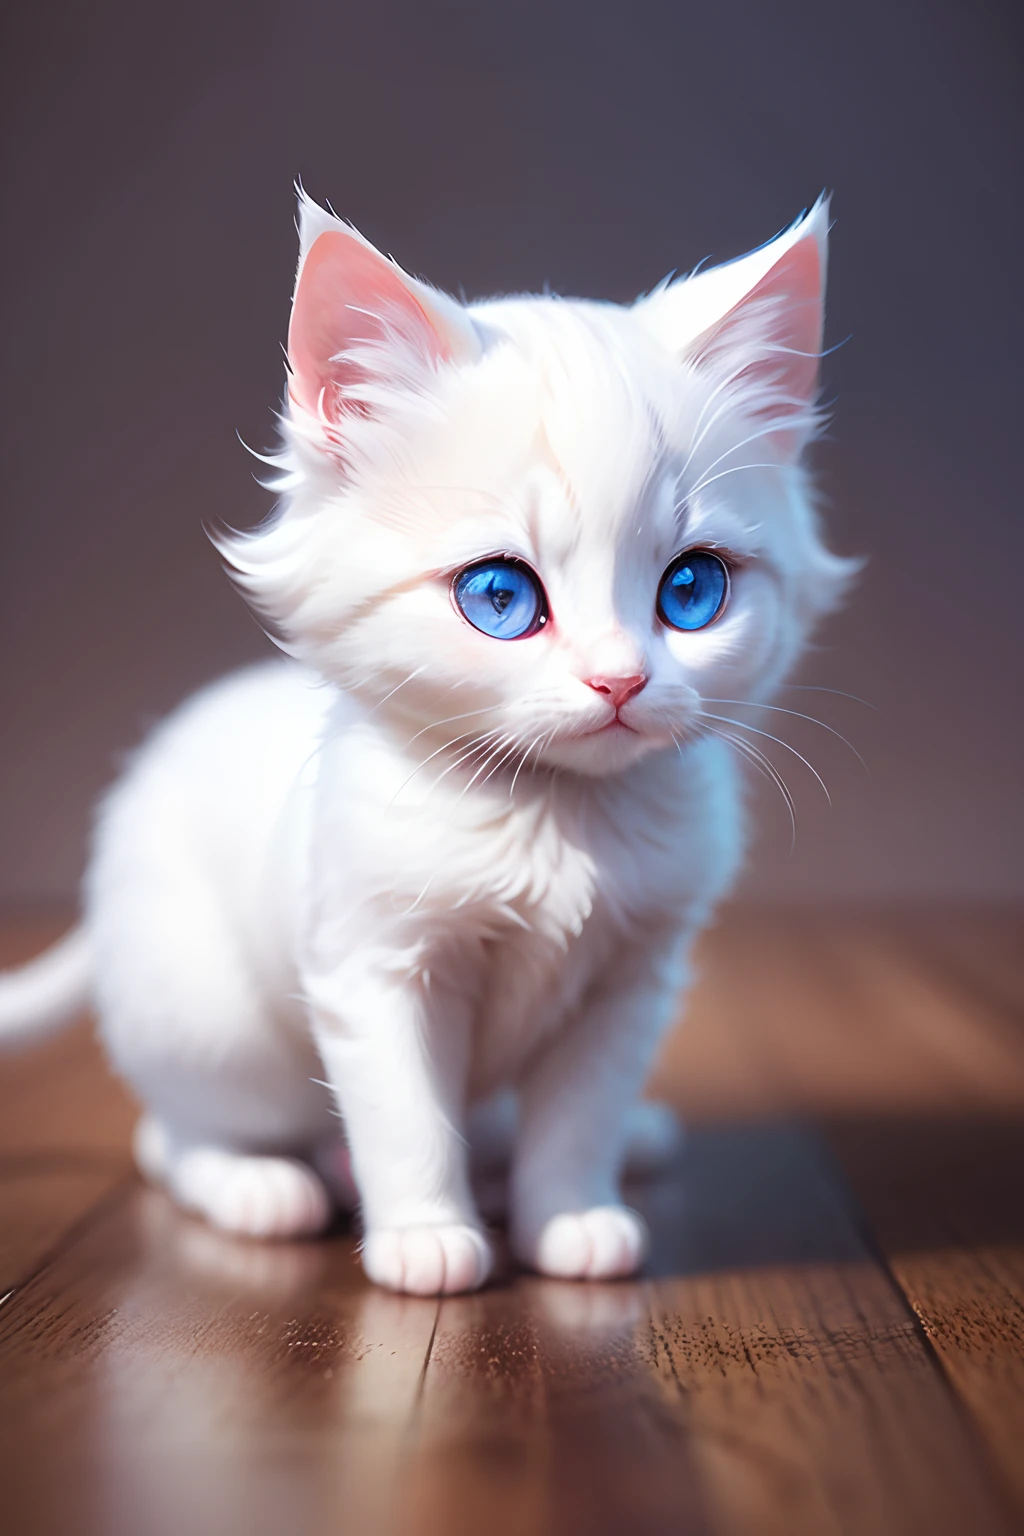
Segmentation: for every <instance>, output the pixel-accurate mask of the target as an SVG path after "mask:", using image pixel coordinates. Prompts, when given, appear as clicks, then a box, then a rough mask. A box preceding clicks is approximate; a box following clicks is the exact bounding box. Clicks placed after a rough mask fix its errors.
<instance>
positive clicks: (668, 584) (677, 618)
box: [658, 549, 729, 629]
mask: <svg viewBox="0 0 1024 1536" xmlns="http://www.w3.org/2000/svg"><path fill="white" fill-rule="evenodd" d="M728 596H729V569H728V567H727V566H726V565H725V564H724V562H723V561H721V560H719V558H718V556H717V555H710V554H708V552H707V550H706V549H691V550H690V552H689V553H688V554H685V555H680V556H679V558H678V560H673V562H672V564H671V565H670V566H669V568H668V570H667V571H666V572H665V574H664V576H663V577H662V578H661V586H660V587H659V588H658V617H659V618H660V619H661V621H662V622H663V623H664V624H667V625H668V626H669V627H670V628H671V629H703V628H704V627H705V625H707V624H710V623H711V620H712V619H717V617H718V615H719V614H720V613H721V611H722V609H723V608H724V607H725V604H726V599H727V598H728Z"/></svg>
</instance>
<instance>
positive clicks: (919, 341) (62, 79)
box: [0, 0, 1024, 906]
mask: <svg viewBox="0 0 1024 1536" xmlns="http://www.w3.org/2000/svg"><path fill="white" fill-rule="evenodd" d="M4 26H5V29H6V38H5V47H4V80H3V93H2V108H3V113H4V116H5V119H6V123H5V133H4V143H5V165H4V179H5V193H4V206H5V209H6V214H7V218H6V230H7V233H6V238H5V241H4V247H3V253H2V262H3V268H4V272H3V285H2V292H3V304H4V321H3V324H4V336H5V340H6V353H7V370H6V391H7V393H6V400H5V406H4V411H3V416H2V424H3V432H4V435H5V444H4V464H5V485H4V488H3V512H2V517H3V523H2V545H0V547H2V573H0V581H2V590H0V623H2V626H3V636H2V643H3V651H2V655H3V668H2V683H0V686H2V697H0V732H2V751H0V902H3V903H4V904H5V905H7V906H12V905H17V904H20V905H22V906H26V905H33V904H47V903H58V904H60V903H66V902H67V901H69V900H71V899H73V893H74V890H75V886H76V883H77V880H78V878H79V875H80V872H81V868H82V863H83V858H84V853H85V848H86V843H87V837H88V826H89V816H90V806H91V805H92V803H93V802H94V800H95V798H96V796H97V795H98V794H99V793H100V792H101V791H102V788H103V786H104V785H105V784H106V783H107V782H108V781H109V779H110V777H111V775H112V773H113V772H114V771H115V769H116V766H117V764H118V762H119V761H120V760H121V758H122V757H123V754H124V753H125V751H126V750H128V749H130V748H131V747H132V745H133V744H134V743H135V742H136V741H137V740H138V739H139V736H140V734H141V733H142V731H143V730H144V729H145V727H146V725H147V723H149V722H150V721H152V720H153V719H154V718H156V717H157V716H159V715H160V714H161V713H162V712H163V711H165V710H166V709H168V708H169V707H170V706H171V705H173V704H174V703H175V702H176V701H177V700H178V699H179V698H181V697H182V696H183V695H184V694H185V693H187V692H188V691H189V690H190V689H191V688H193V687H194V686H195V685H197V684H199V683H201V682H203V681H204V680H205V679H207V678H209V677H211V676H213V675H215V674H216V673H218V672H220V671H221V670H223V669H224V668H226V667H230V666H232V665H235V664H237V663H239V662H244V661H246V660H248V659H250V658H252V657H255V656H257V655H260V654H262V653H264V652H265V651H266V650H267V645H266V642H265V641H264V640H263V638H262V636H261V635H260V633H259V631H258V630H257V628H256V626H255V625H254V623H253V622H252V620H251V619H250V618H249V617H248V615H247V614H246V612H245V610H244V608H243V606H242V605H241V603H240V601H239V600H238V598H237V597H236V596H235V595H234V594H233V593H232V591H231V590H230V588H229V587H228V585H227V583H226V581H225V579H224V577H223V575H222V573H221V571H220V568H219V564H218V561H217V558H216V556H215V555H214V553H213V551H212V549H211V548H210V546H209V545H208V544H207V542H206V540H205V537H204V535H203V532H202V527H201V523H202V521H203V519H208V518H212V517H221V518H224V519H226V520H227V521H228V522H231V523H234V524H239V525H244V524H248V523H251V522H253V521H255V520H257V519H258V518H259V517H260V516H262V515H263V513H264V512H265V511H266V510H267V508H268V505H269V498H268V497H267V495H266V493H265V492H263V491H262V490H261V489H260V488H259V487H258V486H257V485H256V484H255V483H254V481H253V479H252V471H253V469H255V468H258V466H256V465H254V463H253V461H251V460H249V459H248V458H247V456H246V454H245V453H244V451H243V449H242V448H241V446H240V445H239V442H238V440H237V438H236V435H235V434H236V430H237V431H238V432H240V433H241V435H242V437H243V438H245V440H246V441H247V442H249V443H251V444H253V445H255V446H257V447H259V446H262V445H265V444H266V443H268V442H270V441H271V440H272V437H273V419H272V409H273V407H274V406H275V404H276V402H277V400H278V397H279V394H280V389H281V384H282V377H283V374H282V362H281V352H280V343H281V342H282V340H283V338H284V335H285V330H286V324H287V315H288V300H289V294H290V285H291V280H292V274H293V269H294V260H295V236H294V229H293V223H292V220H293V202H292V192H291V183H292V179H293V178H294V177H295V176H296V175H301V176H302V178H303V180H304V182H305V184H306V186H307V187H308V188H309V190H310V191H311V192H312V193H313V194H314V195H315V196H317V197H318V198H319V199H321V200H324V199H330V200H331V202H332V203H333V204H334V206H335V207H336V208H337V210H338V211H339V212H341V213H342V214H344V215H345V216H347V217H349V218H351V219H352V220H353V221H354V222H355V223H356V224H357V225H358V226H359V227H360V228H361V229H362V230H364V232H365V233H366V234H367V235H368V236H369V237H370V238H371V239H372V240H374V241H375V242H376V243H377V244H379V245H381V246H383V247H384V248H385V249H387V250H389V251H391V252H392V253H393V254H394V255H395V256H396V257H397V258H398V259H399V260H400V261H401V262H402V263H403V265H404V266H406V267H407V268H409V269H411V270H412V271H414V272H417V273H420V274H422V275H424V276H426V277H428V278H430V279H431V280H432V281H434V282H436V283H438V284H440V285H441V286H444V287H447V288H450V289H453V290H455V291H459V290H464V291H465V292H466V294H467V295H472V296H475V295H483V294H486V293H489V292H492V291H499V290H516V289H527V288H533V289H536V288H539V287H541V286H542V285H543V284H544V283H545V282H547V283H550V284H551V286H552V287H553V288H555V289H556V290H559V291H561V292H563V293H567V294H572V293H576V294H585V295H592V296H601V297H608V298H617V299H630V298H632V297H633V296H634V295H635V294H636V293H638V292H639V291H640V290H642V289H644V288H648V287H650V286H651V285H652V284H653V283H654V282H655V281H656V280H657V279H659V278H660V277H661V276H663V275H664V274H665V273H666V272H667V271H669V270H670V269H673V268H678V269H686V268H689V267H691V266H692V265H693V264H694V263H696V262H697V261H698V260H699V259H700V258H702V257H707V256H711V257H713V258H716V259H721V258H726V257H730V256H733V255H736V254H738V253H739V252H741V251H743V250H745V249H747V248H749V247H751V246H753V245H756V244H758V243H760V242H761V241H763V240H764V239H766V238H767V237H769V236H770V235H772V234H773V233H775V232H776V231H777V230H778V229H779V228H780V227H781V226H782V225H784V224H786V223H787V222H788V221H789V220H790V219H791V218H792V217H793V215H795V214H796V213H797V212H798V211H799V210H800V208H801V207H803V206H804V205H805V204H806V203H809V202H810V201H811V200H812V199H813V198H814V197H815V196H816V195H817V193H818V192H819V191H820V190H821V189H822V188H830V189H832V190H833V191H834V202H833V213H834V217H835V220H836V225H835V229H834V233H833V265H832V270H831V279H830V308H829V325H828V339H829V340H830V341H831V342H838V341H841V340H843V339H844V338H846V337H848V336H849V337H850V338H851V339H850V340H849V342H848V343H847V344H846V345H844V346H843V347H842V348H841V349H840V350H839V351H838V352H836V353H835V354H834V355H832V356H831V357H829V359H828V361H827V366H826V372H825V382H826V394H827V395H828V396H829V397H830V398H832V397H834V398H835V400H836V418H835V424H834V426H833V428H832V432H831V436H830V439H829V440H828V441H826V442H825V443H823V444H822V445H821V446H820V448H819V450H818V452H817V458H818V463H819V464H820V466H821V480H822V484H823V487H824V490H825V492H826V495H827V501H828V521H829V525H830V528H831V536H832V542H833V543H834V545H835V546H836V547H838V548H839V549H841V550H843V551H847V552H858V553H863V554H865V555H867V556H868V557H869V564H868V566H867V569H866V571H865V574H864V577H863V579H862V582H861V585H860V588H859V590H858V591H857V592H856V594H855V595H854V597H853V600H852V601H851V603H850V605H849V608H848V610H847V611H846V612H845V613H844V614H843V615H842V616H840V617H839V618H838V619H836V620H834V621H833V622H832V623H831V624H830V625H829V626H828V628H827V630H826V631H825V632H824V633H823V634H822V636H821V640H820V645H819V646H818V648H817V649H816V650H815V652H814V653H813V654H812V655H811V656H810V657H809V658H808V660H807V662H806V664H805V666H804V667H803V670H802V673H801V677H800V680H801V681H802V682H804V683H807V684H814V685H819V686H821V687H823V688H832V689H837V690H843V691H845V692H848V693H852V694H855V695H858V696H859V697H860V698H862V699H864V700H866V701H868V702H869V703H870V705H871V706H873V708H868V707H867V706H866V705H865V704H860V703H856V702H854V701H852V700H850V699H846V698H843V697H841V696H839V695H838V694H830V693H824V692H822V693H815V692H798V691H795V690H794V691H792V692H790V693H788V694H786V695H785V696H784V697H783V698H782V699H781V700H780V702H781V703H785V704H788V705H789V706H790V707H792V708H794V709H797V710H801V711H807V712H809V713H811V714H818V715H820V717H821V718H822V719H823V720H825V721H826V722H828V723H829V724H830V725H832V726H833V727H835V729H837V730H839V731H841V732H843V733H844V734H845V735H847V736H849V737H850V739H851V740H852V741H853V742H854V743H855V744H856V746H857V747H858V748H859V750H860V751H861V753H862V754H863V756H864V757H865V759H866V760H867V763H868V766H869V768H870V773H871V777H870V778H868V777H866V776H865V774H864V773H863V771H862V770H861V769H860V767H859V766H858V764H857V763H856V761H855V759H854V758H853V757H852V756H851V755H850V754H849V753H848V752H847V751H846V749H845V748H844V747H842V745H841V744H839V743H838V742H837V741H836V740H835V738H833V737H831V736H830V735H828V733H827V732H825V731H824V730H821V729H819V728H818V727H816V726H812V725H809V724H807V723H805V722H801V721H799V720H789V721H788V722H786V729H785V730H784V731H783V732H782V734H783V735H785V736H787V738H788V739H789V740H790V741H791V742H792V744H793V745H794V746H795V747H797V748H798V749H799V750H800V751H801V752H802V753H804V755H805V756H809V757H810V758H811V759H812V760H813V761H814V762H815V764H816V766H818V767H819V769H820V770H821V772H822V774H823V775H824V776H825V778H826V779H827V781H828V782H829V785H830V787H831V789H832V794H833V801H834V805H833V808H832V809H831V811H830V810H829V809H828V807H827V806H826V805H825V803H824V797H823V796H822V795H821V792H820V790H819V789H818V787H817V785H816V784H815V783H814V781H813V779H812V778H811V777H810V775H809V774H808V773H807V771H806V769H804V768H803V767H802V765H801V764H800V763H799V762H798V761H797V760H796V758H794V757H792V756H791V755H790V754H789V753H787V752H786V751H785V750H784V749H782V748H777V749H773V750H774V751H775V757H776V761H777V763H778V765H779V767H780V768H781V769H783V771H785V773H786V776H787V778H788V779H789V781H790V783H791V785H792V788H793V791H794V794H795V796H796V799H797V803H798V808H799V821H800V829H799V839H798V843H797V847H796V851H795V853H793V854H790V852H789V833H788V825H787V822H786V816H785V812H784V810H783V808H782V806H781V804H779V803H778V801H777V800H776V801H774V802H773V801H772V800H771V799H770V798H768V797H766V796H763V795H759V796H758V802H759V804H758V810H757V815H758V821H759V824H760V826H761V833H760V836H759V839H758V844H757V847H756V849H755V853H754V857H753V860H752V863H751V868H750V872H749V874H748V877H747V880H746V884H745V886H744V888H743V892H744V894H745V895H746V896H748V897H749V898H750V899H753V900H766V901H793V902H807V901H813V902H823V901H834V902H842V901H851V900H853V901H861V900H902V899H922V898H923V899H928V900H950V899H987V898H991V899H998V900H1006V899H1016V898H1020V897H1022V896H1024V858H1022V853H1024V846H1022V845H1024V836H1022V829H1024V815H1022V811H1021V791H1022V784H1024V724H1022V698H1024V692H1022V688H1021V682H1022V677H1021V673H1022V653H1024V646H1022V624H1021V608H1022V598H1021V584H1022V572H1024V518H1022V513H1021V505H1020V503H1021V489H1020V485H1021V448H1020V442H1021V427H1020V423H1019V412H1020V408H1021V397H1020V379H1021V344H1022V327H1021V288H1022V279H1021V275H1020V274H1021V260H1022V249H1024V245H1022V239H1021V236H1022V229H1021V224H1022V219H1021V183H1020V167H1021V163H1022V161H1021V147H1022V145H1021V137H1022V136H1021V121H1022V102H1024V91H1022V89H1021V87H1022V71H1021V49H1020V41H1021V24H1020V8H1019V7H1018V6H1017V5H1015V4H1010V3H1007V4H1001V3H998V0H973V3H970V4H968V3H966V0H961V3H953V0H861V3H857V4H852V3H851V4H845V5H837V4H830V3H827V0H824V3H822V0H818V3H814V0H777V3H773V4H768V3H760V4H758V3H753V0H715V3H713V4H708V3H704V4H692V3H681V0H676V3H673V4H654V3H643V0H640V3H633V4H630V5H625V4H618V5H609V4H603V3H595V0H590V3H588V4H583V3H577V0H571V3H558V0H551V3H548V4H536V3H532V0H530V3H517V0H506V3H504V4H501V5H497V4H476V5H471V4H429V3H420V4H414V3H412V0H407V3H394V0H379V3H376V4H373V5H354V4H347V3H344V0H335V3H333V4H329V3H324V0H291V3H289V4H287V5H285V4H277V5H269V4H258V3H257V4H254V3H248V4H245V5H242V4H239V3H237V0H221V3H215V0H214V3H211V0H206V3H203V4H199V3H196V0H183V3H180V4H178V5H176V6H175V7H168V6H146V5H139V4H138V3H134V4H129V3H128V0H98V3H92V4H90V5H85V4H83V3H81V0H79V3H78V4H75V5H72V4H70V3H68V0H54V3H53V4H51V5H48V6H46V7H42V6H36V5H29V4H28V3H27V0H16V3H14V4H12V5H10V6H9V7H8V8H7V13H6V20H5V22H4ZM775 718H776V719H778V720H782V721H785V720H786V717H784V716H777V717H775Z"/></svg>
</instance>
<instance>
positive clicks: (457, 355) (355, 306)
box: [288, 192, 480, 438]
mask: <svg viewBox="0 0 1024 1536" xmlns="http://www.w3.org/2000/svg"><path fill="white" fill-rule="evenodd" d="M299 246H300V255H299V269H298V274H297V277H296V284H295V296H294V299H293V301H292V316H291V324H290V326H289V330H288V363H289V370H290V377H289V391H288V393H289V400H290V403H291V405H292V407H293V409H297V410H299V411H302V412H304V413H306V414H307V415H308V416H311V417H319V419H320V421H321V423H322V425H323V426H324V428H325V429H326V430H327V431H328V434H329V435H330V436H331V437H333V438H337V437H338V436H339V435H342V436H343V431H342V432H341V433H340V434H339V432H338V430H337V429H338V428H339V426H340V425H341V424H342V422H343V418H344V416H345V414H346V412H351V411H357V412H360V413H361V414H367V413H368V412H370V411H372V408H373V406H372V400H371V399H370V395H372V390H369V391H368V389H367V385H368V383H369V382H371V381H372V382H376V383H377V384H380V383H385V384H387V383H389V382H390V383H397V382H401V381H405V382H409V381H411V379H412V378H415V377H416V376H417V375H419V376H421V377H428V376H429V374H430V372H431V371H432V370H433V369H435V368H436V367H437V366H438V365H439V364H441V363H445V362H463V361H469V360H471V359H473V358H475V357H476V356H478V355H479V351H480V345H479V340H478V338H477V335H476V332H475V329H474V327H473V323H472V321H471V320H470V318H469V316H468V314H467V313H466V311H465V310H464V309H463V308H462V306H461V305H460V304H458V303H456V301H455V300H454V299H450V298H448V297H447V296H446V295H445V294H442V293H439V292H437V290H435V289H433V288H430V287H428V285H427V284H426V283H421V282H418V281H417V280H416V279H415V278H413V277H410V276H409V275H408V273H406V272H403V271H402V269H401V267H399V266H398V264H397V263H396V262H394V261H391V260H389V259H388V257H386V256H383V255H382V254H381V253H380V251H378V250H376V249H375V248H374V247H373V246H372V245H371V244H370V242H369V241H368V240H364V238H363V236H362V235H360V234H359V233H358V232H357V231H356V230H355V229H353V228H352V227H351V226H350V225H348V224H345V223H343V222H342V220H341V219H338V218H335V216H334V215H333V214H332V213H328V212H327V211H326V210H325V209H323V208H319V207H318V206H317V205H316V203H314V202H313V201H312V200H311V199H310V198H308V197H307V196H306V194H305V193H304V192H300V194H299Z"/></svg>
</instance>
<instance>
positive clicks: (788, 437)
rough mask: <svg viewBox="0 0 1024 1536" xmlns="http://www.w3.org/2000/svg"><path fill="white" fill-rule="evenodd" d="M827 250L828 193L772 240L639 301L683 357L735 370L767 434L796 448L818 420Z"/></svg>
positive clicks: (647, 319) (642, 313)
mask: <svg viewBox="0 0 1024 1536" xmlns="http://www.w3.org/2000/svg"><path fill="white" fill-rule="evenodd" d="M827 255H828V200H827V199H826V198H824V197H821V198H819V199H818V201H817V202H816V203H815V205H814V207H813V208H812V209H811V210H810V211H809V212H808V213H805V214H803V215H801V217H800V218H799V219H797V220H796V222H795V223H794V224H792V225H791V226H790V228H789V229H787V230H785V231H784V232H783V233H782V234H781V235H779V236H778V237H777V238H776V239H774V240H770V241H769V242H768V244H767V245H762V246H760V247H759V248H758V249H757V250H756V251H751V253H750V254H749V255H748V256H741V257H740V258H739V259H738V260H737V261H730V262H727V263H725V265H723V266H720V267H712V268H711V269H710V270H709V271H707V272H700V273H697V274H696V275H695V276H693V277H686V278H681V279H679V280H678V281H676V282H673V283H668V284H665V285H663V286H662V287H661V288H658V289H655V291H654V292H653V293H651V294H649V295H647V296H646V297H645V298H642V299H640V300H638V301H637V304H636V307H635V308H636V313H637V314H638V316H639V317H640V318H641V319H642V321H643V323H644V325H645V326H646V327H647V328H648V329H649V330H650V331H651V332H652V333H653V334H654V335H655V336H656V337H657V338H658V339H659V340H660V341H661V342H662V343H663V344H664V345H665V346H667V347H668V348H669V350H670V351H671V352H672V353H674V354H675V355H676V356H677V357H678V358H679V359H680V360H681V361H684V360H685V361H688V362H691V363H696V364H698V365H699V364H701V363H703V364H705V365H708V366H710V367H711V368H713V370H714V371H715V372H717V373H719V374H721V375H722V377H723V378H725V377H727V378H728V379H729V380H730V382H731V383H732V384H734V385H735V387H736V389H737V391H738V392H741V393H743V394H744V395H745V396H746V401H747V405H748V407H749V409H750V410H751V411H752V412H753V414H754V415H755V416H757V417H758V418H760V419H762V420H763V421H764V423H765V429H766V434H765V435H766V436H770V437H772V438H774V439H775V440H776V442H777V444H778V446H779V447H780V448H781V449H782V451H783V452H784V453H786V454H787V455H790V456H795V455H796V454H798V453H799V451H800V449H801V448H802V447H803V445H804V443H805V442H806V440H807V438H808V437H809V436H810V435H811V433H812V432H813V430H814V427H815V425H816V420H817V418H816V414H815V409H814V407H815V399H816V395H817V388H818V364H819V360H820V357H821V343H822V331H823V326H824V312H825V268H826V261H827ZM773 424H776V425H773Z"/></svg>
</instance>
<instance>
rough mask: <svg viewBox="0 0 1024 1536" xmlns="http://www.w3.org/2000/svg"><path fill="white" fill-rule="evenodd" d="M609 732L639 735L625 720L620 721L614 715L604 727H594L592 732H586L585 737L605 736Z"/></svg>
mask: <svg viewBox="0 0 1024 1536" xmlns="http://www.w3.org/2000/svg"><path fill="white" fill-rule="evenodd" d="M609 731H628V732H629V734H630V735H631V736H639V734H640V732H639V731H637V730H635V729H634V727H633V726H631V725H627V724H626V722H625V720H622V719H620V717H619V716H618V715H615V716H614V717H613V718H612V719H611V720H608V721H606V722H605V724H604V725H599V726H596V727H595V729H594V730H592V731H588V732H587V735H588V736H607V734H608V732H609Z"/></svg>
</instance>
